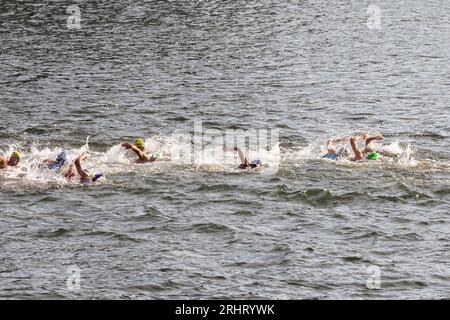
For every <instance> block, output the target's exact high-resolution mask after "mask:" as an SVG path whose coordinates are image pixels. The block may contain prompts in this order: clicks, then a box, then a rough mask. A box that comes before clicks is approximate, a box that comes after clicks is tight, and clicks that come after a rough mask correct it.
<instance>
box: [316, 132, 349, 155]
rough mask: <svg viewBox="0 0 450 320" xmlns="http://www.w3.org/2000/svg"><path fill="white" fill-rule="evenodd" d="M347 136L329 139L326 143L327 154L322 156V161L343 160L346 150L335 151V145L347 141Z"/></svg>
mask: <svg viewBox="0 0 450 320" xmlns="http://www.w3.org/2000/svg"><path fill="white" fill-rule="evenodd" d="M349 138H350V137H349V136H344V137H339V138H335V139H329V140H328V141H327V154H326V155H324V156H323V157H322V158H323V159H330V160H339V159H341V158H344V157H346V156H347V149H346V148H340V149H339V150H337V149H336V144H337V143H338V142H342V141H345V140H348V139H349Z"/></svg>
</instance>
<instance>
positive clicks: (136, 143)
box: [134, 138, 145, 150]
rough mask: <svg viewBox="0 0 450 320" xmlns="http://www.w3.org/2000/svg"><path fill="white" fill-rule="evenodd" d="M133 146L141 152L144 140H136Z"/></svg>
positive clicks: (143, 147)
mask: <svg viewBox="0 0 450 320" xmlns="http://www.w3.org/2000/svg"><path fill="white" fill-rule="evenodd" d="M134 145H135V146H136V147H138V148H139V149H141V150H143V149H145V141H144V139H141V138H139V139H136V141H135V142H134Z"/></svg>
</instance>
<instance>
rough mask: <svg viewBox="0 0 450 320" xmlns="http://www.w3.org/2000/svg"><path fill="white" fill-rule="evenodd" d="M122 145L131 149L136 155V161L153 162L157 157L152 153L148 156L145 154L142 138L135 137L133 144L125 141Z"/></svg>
mask: <svg viewBox="0 0 450 320" xmlns="http://www.w3.org/2000/svg"><path fill="white" fill-rule="evenodd" d="M122 147H124V148H126V149H131V150H133V152H134V153H135V154H136V155H137V156H138V159H137V160H136V163H146V162H154V161H155V160H156V159H157V157H155V156H153V155H152V156H150V157H149V156H148V155H146V154H145V141H144V140H143V139H136V141H135V142H134V144H131V143H129V142H125V143H123V144H122Z"/></svg>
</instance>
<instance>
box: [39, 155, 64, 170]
mask: <svg viewBox="0 0 450 320" xmlns="http://www.w3.org/2000/svg"><path fill="white" fill-rule="evenodd" d="M66 162H67V152H66V151H63V152H61V153H60V154H58V156H57V157H56V160H55V161H53V160H45V161H44V162H43V164H42V165H41V167H42V166H44V167H47V168H48V169H50V170H61V168H62V167H63V166H64V164H65V163H66Z"/></svg>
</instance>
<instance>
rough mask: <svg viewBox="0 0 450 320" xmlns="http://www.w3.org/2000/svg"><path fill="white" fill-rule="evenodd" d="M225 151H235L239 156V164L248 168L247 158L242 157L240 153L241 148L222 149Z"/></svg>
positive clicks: (242, 154)
mask: <svg viewBox="0 0 450 320" xmlns="http://www.w3.org/2000/svg"><path fill="white" fill-rule="evenodd" d="M224 150H225V151H236V152H237V153H238V155H239V160H240V161H241V164H245V165H246V166H249V165H250V163H249V162H248V160H247V158H246V157H245V155H244V152H243V151H242V149H241V148H239V147H234V148H230V147H224Z"/></svg>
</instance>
